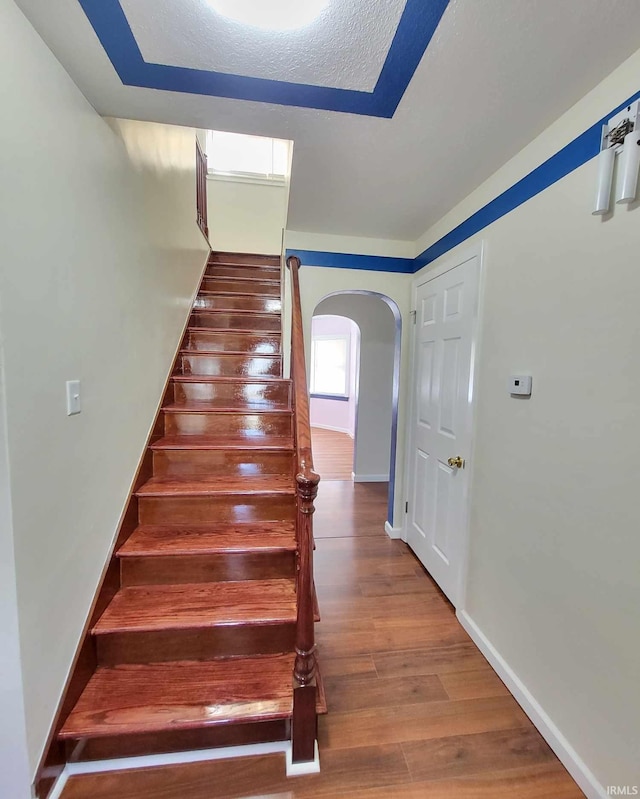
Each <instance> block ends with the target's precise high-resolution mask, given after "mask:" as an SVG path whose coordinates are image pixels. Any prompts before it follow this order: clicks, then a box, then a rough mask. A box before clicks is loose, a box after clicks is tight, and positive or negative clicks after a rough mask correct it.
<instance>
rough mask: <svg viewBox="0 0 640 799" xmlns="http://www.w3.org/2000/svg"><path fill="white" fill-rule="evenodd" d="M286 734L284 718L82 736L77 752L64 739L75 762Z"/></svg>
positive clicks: (231, 743)
mask: <svg viewBox="0 0 640 799" xmlns="http://www.w3.org/2000/svg"><path fill="white" fill-rule="evenodd" d="M290 738H291V732H290V725H289V721H288V720H281V721H263V722H253V723H249V724H235V725H234V724H232V725H221V726H218V727H206V728H203V729H199V730H170V731H166V732H161V733H149V734H138V735H129V736H126V737H125V736H122V735H113V736H111V735H109V736H104V737H102V738H93V739H83V741H82V743H83V745H82V747H81V748H80V749H79V751H77V752H74V749H75V747H76V746H77V744H76V742H75V741H67V759H68V760H70V759H73V760H74V761H79V762H86V761H95V760H112V759H114V758H121V757H138V756H140V755H151V754H164V753H167V752H192V751H195V750H196V749H215V748H216V747H226V746H242V745H246V744H256V743H268V742H270V741H288V740H290Z"/></svg>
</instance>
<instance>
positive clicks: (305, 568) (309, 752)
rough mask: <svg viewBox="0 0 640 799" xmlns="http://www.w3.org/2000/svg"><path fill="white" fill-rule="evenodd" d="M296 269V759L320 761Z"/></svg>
mask: <svg viewBox="0 0 640 799" xmlns="http://www.w3.org/2000/svg"><path fill="white" fill-rule="evenodd" d="M287 266H288V267H289V271H290V272H291V365H290V377H291V382H292V392H293V394H292V400H293V419H294V438H295V467H296V472H295V475H296V487H297V517H296V536H297V544H298V563H297V576H296V591H297V600H298V602H297V605H298V612H297V620H296V660H295V665H294V669H293V685H294V690H293V720H292V730H291V741H292V760H293V762H294V763H303V762H306V761H310V760H314V758H315V742H316V738H317V715H316V694H317V683H316V668H317V664H316V643H315V629H314V625H315V621H314V584H313V548H314V542H313V513H314V511H315V507H314V500H315V498H316V495H317V493H318V483H319V482H320V476H319V475H318V474H316V472H315V471H314V468H313V455H312V452H311V425H310V422H309V391H308V388H307V369H306V361H305V352H304V330H303V327H302V305H301V302H300V279H299V271H300V259H299V258H297V257H296V256H290V257H289V258H288V259H287Z"/></svg>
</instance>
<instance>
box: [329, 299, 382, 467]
mask: <svg viewBox="0 0 640 799" xmlns="http://www.w3.org/2000/svg"><path fill="white" fill-rule="evenodd" d="M315 313H316V314H334V315H337V316H346V317H348V318H349V319H352V320H353V321H354V322H355V323H356V324H357V325H358V327H359V328H360V374H359V388H358V415H357V420H356V434H355V456H354V470H353V471H354V473H355V479H356V480H368V479H374V478H375V479H379V480H381V481H385V480H388V479H389V460H390V452H391V425H392V420H393V417H392V411H393V406H392V397H393V358H394V350H395V335H396V330H395V320H394V318H393V314H392V312H391V309H390V308H389V307H388V305H386V303H384V302H383V301H382V300H381V299H379V298H377V297H371V296H367V295H363V294H340V295H337V296H335V297H329V298H328V299H326V300H323V301H322V302H321V303H320V304H319V305H317V306H316V310H315Z"/></svg>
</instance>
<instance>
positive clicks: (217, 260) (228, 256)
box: [209, 252, 280, 267]
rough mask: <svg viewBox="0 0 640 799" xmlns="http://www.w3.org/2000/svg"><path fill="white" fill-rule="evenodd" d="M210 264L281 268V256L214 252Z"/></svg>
mask: <svg viewBox="0 0 640 799" xmlns="http://www.w3.org/2000/svg"><path fill="white" fill-rule="evenodd" d="M209 263H210V264H221V263H222V264H234V265H243V264H246V265H248V266H257V267H261V266H267V267H279V266H280V256H279V255H254V254H253V253H238V252H214V253H212V254H211V255H210V256H209Z"/></svg>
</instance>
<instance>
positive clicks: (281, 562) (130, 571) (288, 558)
mask: <svg viewBox="0 0 640 799" xmlns="http://www.w3.org/2000/svg"><path fill="white" fill-rule="evenodd" d="M120 569H121V577H122V585H123V586H129V585H169V584H174V585H175V584H177V583H213V582H230V581H233V580H271V579H274V580H277V579H279V578H281V577H282V578H287V577H293V576H294V574H295V553H293V552H265V553H255V552H252V553H228V552H227V553H220V554H215V555H176V556H171V555H163V556H162V557H141V558H121V559H120Z"/></svg>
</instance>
